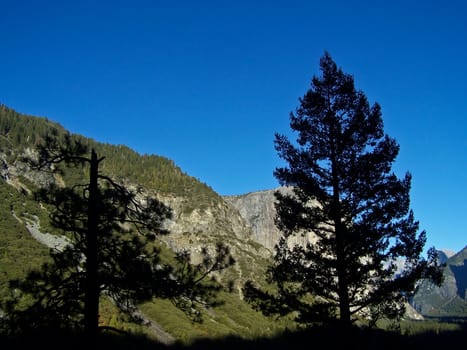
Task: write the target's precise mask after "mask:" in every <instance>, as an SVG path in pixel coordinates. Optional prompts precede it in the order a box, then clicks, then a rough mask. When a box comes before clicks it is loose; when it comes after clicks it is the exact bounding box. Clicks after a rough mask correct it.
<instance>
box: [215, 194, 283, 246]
mask: <svg viewBox="0 0 467 350" xmlns="http://www.w3.org/2000/svg"><path fill="white" fill-rule="evenodd" d="M275 191H276V190H266V191H259V192H251V193H248V194H245V195H239V196H227V197H224V200H225V201H226V202H227V203H228V204H230V205H231V206H232V207H233V208H235V209H236V210H237V211H238V213H239V214H240V216H241V217H242V218H243V219H244V221H245V223H246V224H247V225H248V227H249V228H250V230H251V234H252V236H251V237H252V239H253V240H254V241H256V242H258V243H259V244H261V245H263V246H264V247H266V248H267V249H269V250H270V251H273V249H274V246H275V244H276V243H277V242H278V240H279V237H280V235H281V233H280V231H279V229H278V228H277V226H276V225H275V222H274V218H275V216H276V209H275V207H274V202H275V197H274V192H275Z"/></svg>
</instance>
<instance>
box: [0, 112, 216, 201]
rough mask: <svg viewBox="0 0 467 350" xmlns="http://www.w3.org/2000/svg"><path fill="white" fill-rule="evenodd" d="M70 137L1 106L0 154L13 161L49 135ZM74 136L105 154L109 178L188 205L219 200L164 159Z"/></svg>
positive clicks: (82, 174) (75, 174)
mask: <svg viewBox="0 0 467 350" xmlns="http://www.w3.org/2000/svg"><path fill="white" fill-rule="evenodd" d="M67 134H68V132H67V131H66V130H65V129H64V128H63V127H62V126H61V125H59V124H57V123H54V122H51V121H49V120H48V119H47V118H39V117H33V116H28V115H24V114H21V113H18V112H16V111H14V110H13V109H10V108H8V107H6V106H4V105H0V152H4V153H5V154H7V156H10V157H11V159H10V160H14V159H16V158H17V157H18V156H19V155H20V154H21V153H22V152H23V150H24V149H25V148H28V147H29V148H31V147H35V146H36V145H38V144H39V143H40V142H43V141H44V140H45V139H46V138H47V137H49V136H51V137H54V138H58V139H59V140H61V141H63V140H64V138H65V135H67ZM71 137H72V139H73V140H79V141H80V142H82V143H84V144H86V145H87V146H88V147H89V148H94V149H95V150H96V152H97V153H98V154H103V155H105V157H106V160H105V163H104V164H103V166H102V172H103V173H105V174H106V175H108V176H111V177H113V178H119V179H126V180H127V181H129V182H131V183H133V184H138V185H141V186H143V187H145V188H146V189H149V190H153V191H156V192H158V193H164V194H173V195H176V196H183V197H188V199H189V202H190V203H194V204H193V205H196V207H199V206H200V205H202V204H205V205H211V204H212V203H216V202H218V201H220V198H219V196H218V195H217V194H216V193H215V192H214V191H213V190H212V189H211V188H210V187H209V186H207V185H206V184H204V183H201V182H200V181H198V180H197V179H195V178H194V177H192V176H189V175H187V174H185V173H184V172H182V170H181V169H180V168H179V167H177V166H176V165H175V164H174V162H173V161H171V160H169V159H167V158H165V157H161V156H158V155H148V154H144V155H140V154H138V153H137V152H135V151H133V150H131V149H130V148H128V147H126V146H123V145H118V146H115V145H111V144H107V143H99V142H97V141H95V140H92V139H89V138H85V137H83V136H80V135H75V134H72V135H71ZM85 175H86V169H82V171H81V172H77V171H73V172H67V174H66V176H65V179H64V180H65V182H66V183H76V178H84V177H85ZM67 176H68V177H67ZM70 177H71V178H70Z"/></svg>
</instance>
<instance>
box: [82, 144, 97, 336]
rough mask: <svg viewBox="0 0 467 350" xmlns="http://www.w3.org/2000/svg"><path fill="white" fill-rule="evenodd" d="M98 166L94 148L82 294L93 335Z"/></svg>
mask: <svg viewBox="0 0 467 350" xmlns="http://www.w3.org/2000/svg"><path fill="white" fill-rule="evenodd" d="M98 167H99V161H98V159H97V154H96V152H95V151H94V150H92V153H91V166H90V174H89V197H88V232H87V235H86V265H85V266H86V286H85V296H84V298H85V299H84V330H85V332H86V335H87V336H89V337H93V336H95V335H96V334H97V330H98V326H99V323H98V322H99V283H98V276H97V266H98V261H97V252H98V247H97V234H98V232H97V231H98V230H97V229H98V205H97V201H98V198H97V197H98V185H97V177H98Z"/></svg>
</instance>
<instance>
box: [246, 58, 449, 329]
mask: <svg viewBox="0 0 467 350" xmlns="http://www.w3.org/2000/svg"><path fill="white" fill-rule="evenodd" d="M320 68H321V72H322V76H321V77H316V76H315V77H313V79H312V82H311V88H310V89H309V90H308V91H307V93H306V94H305V95H304V97H303V98H301V99H300V106H299V108H298V109H297V110H296V113H291V115H290V127H291V129H292V130H293V131H294V132H296V133H298V137H297V142H296V143H292V142H291V141H289V139H288V138H287V137H286V136H283V135H278V134H276V137H275V147H276V150H277V152H278V154H279V156H280V157H281V158H282V159H284V160H285V161H286V163H287V164H288V165H287V166H285V167H280V168H277V169H276V170H275V172H274V175H275V177H276V178H277V179H278V180H279V182H280V183H281V185H283V186H286V187H288V188H291V191H290V192H279V191H278V192H276V199H277V202H276V209H277V217H276V222H277V225H278V227H279V228H280V229H281V231H282V232H283V237H282V239H281V240H280V242H279V243H278V245H277V246H276V250H275V257H274V263H273V264H272V266H271V267H270V268H269V273H268V281H269V282H271V283H272V282H273V283H275V284H277V293H276V294H274V293H266V292H264V291H262V290H260V289H259V288H258V287H256V286H254V284H253V283H251V282H249V283H247V285H246V296H247V299H249V300H250V301H251V302H253V303H255V304H256V306H258V307H259V308H261V309H263V310H264V311H266V312H268V313H283V314H287V313H289V312H292V311H295V312H297V314H298V320H299V321H301V322H311V321H313V320H315V321H316V320H321V321H325V320H328V321H330V320H333V319H336V318H337V319H339V320H340V321H341V322H340V323H341V324H343V325H350V324H351V323H352V322H353V320H354V319H355V317H356V316H357V315H358V314H359V315H363V316H366V317H368V318H369V319H371V320H373V321H375V320H376V319H378V318H379V317H381V316H385V317H389V318H392V319H396V320H397V319H398V317H400V316H401V315H402V314H403V312H404V310H405V302H406V300H407V298H408V297H409V296H410V294H411V293H413V291H414V290H415V288H416V285H417V281H418V280H420V279H431V280H432V281H434V282H436V283H438V284H439V283H440V282H441V271H440V266H438V265H437V262H436V254H435V251H434V249H433V248H430V249H429V250H428V254H427V258H424V257H423V249H424V245H425V242H426V233H425V232H424V231H422V232H420V233H418V231H419V224H418V222H417V221H415V220H414V215H413V212H412V210H410V208H409V204H410V198H409V191H410V183H411V176H410V174H409V173H407V174H406V175H405V177H403V178H402V179H399V178H397V177H396V175H395V174H394V173H393V172H392V171H391V165H392V163H393V162H394V160H395V159H396V157H397V155H398V152H399V146H398V144H397V143H396V141H395V140H394V139H393V138H390V137H389V136H388V135H386V134H385V133H384V130H383V120H382V117H381V108H380V106H379V105H378V104H376V103H375V104H374V105H373V106H370V105H369V103H368V101H367V98H366V96H365V95H364V94H363V92H361V91H358V90H356V89H355V87H354V80H353V77H352V76H351V75H348V74H345V73H344V72H343V71H342V70H341V69H340V68H338V67H337V65H336V64H335V62H334V61H333V60H332V58H331V56H330V55H329V54H328V53H327V52H326V53H325V54H324V55H323V57H322V58H321V60H320ZM310 232H313V235H314V237H315V238H314V239H313V240H311V241H309V243H308V244H307V245H306V246H299V245H293V244H291V243H290V241H289V238H290V237H292V236H297V235H304V234H307V233H310ZM401 259H402V260H401ZM398 261H403V262H404V264H403V268H402V270H398V267H397V265H396V263H397V262H398Z"/></svg>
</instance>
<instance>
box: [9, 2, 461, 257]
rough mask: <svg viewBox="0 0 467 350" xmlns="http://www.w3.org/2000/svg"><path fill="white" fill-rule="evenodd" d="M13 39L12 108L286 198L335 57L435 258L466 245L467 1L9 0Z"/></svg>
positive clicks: (234, 186)
mask: <svg viewBox="0 0 467 350" xmlns="http://www.w3.org/2000/svg"><path fill="white" fill-rule="evenodd" d="M0 36H1V41H0V45H1V50H0V103H3V104H6V105H7V106H9V107H12V108H14V109H16V110H17V111H19V112H22V113H27V114H32V115H38V116H45V117H48V118H49V119H51V120H54V121H57V122H59V123H60V124H62V125H63V126H64V127H66V128H67V129H69V130H70V131H71V132H74V133H79V134H83V135H85V136H88V137H92V138H94V139H96V140H97V141H102V142H108V143H112V144H125V145H128V146H129V147H131V148H133V149H134V150H136V151H138V152H139V153H149V154H158V155H162V156H165V157H168V158H170V159H172V160H173V161H174V162H175V163H176V164H177V165H178V166H180V167H181V168H182V170H183V171H185V172H186V173H188V174H190V175H192V176H194V177H196V178H198V179H200V180H201V181H202V182H205V183H207V184H208V185H209V186H211V187H212V188H213V189H214V190H215V191H217V192H218V193H220V194H241V193H246V192H251V191H256V190H262V189H270V188H275V187H276V186H277V182H276V180H275V179H274V177H273V175H272V172H273V170H274V168H275V167H277V166H279V165H281V163H280V160H279V159H278V158H277V156H276V152H275V150H274V146H273V136H274V133H275V132H279V133H284V134H287V135H290V136H293V135H291V134H290V131H289V130H290V129H289V124H288V123H289V119H288V118H289V113H290V112H291V111H293V110H295V108H296V107H297V106H298V98H299V97H301V96H303V94H304V93H305V92H306V90H307V89H308V88H309V86H310V85H309V83H310V79H311V77H312V76H313V75H316V74H319V69H318V68H319V65H318V64H319V58H320V57H321V56H322V54H323V52H324V51H325V50H327V51H328V52H329V53H330V54H331V56H332V57H333V59H334V60H335V61H336V63H337V64H338V65H339V66H340V67H341V68H342V69H343V70H344V71H345V72H346V73H350V74H352V75H353V76H354V78H355V84H356V86H357V88H359V89H361V90H362V91H363V92H364V93H365V94H366V95H367V97H368V98H369V100H370V103H374V102H378V103H379V104H380V105H381V106H382V112H383V119H384V122H385V130H386V132H387V133H388V134H389V135H390V136H392V137H394V138H395V139H396V140H397V141H398V142H399V144H400V147H401V150H400V155H399V157H398V159H397V162H396V164H395V166H394V169H395V171H396V172H397V173H398V174H400V175H402V174H404V173H405V171H409V172H411V173H412V175H413V182H412V191H411V198H412V208H413V209H414V212H415V216H416V218H417V219H418V220H419V221H420V226H421V228H422V229H426V230H427V234H428V243H427V246H431V245H435V246H436V247H437V248H450V249H453V250H455V251H458V250H460V249H462V248H463V247H464V246H465V245H466V244H467V232H466V231H467V230H466V218H467V205H466V200H467V198H466V197H467V196H466V194H467V191H466V185H467V181H466V179H467V178H466V173H467V167H466V162H467V152H466V151H467V142H466V140H467V136H466V135H467V83H466V82H467V2H465V1H463V0H459V1H446V0H443V1H430V0H427V1H418V0H413V1H412V0H405V1H375V0H373V1H331V0H328V1H294V0H288V1H253V0H250V1H241V0H239V1H222V0H217V1H202V0H199V1H157V0H154V1H140V0H131V1H118V0H114V1H98V0H94V1H79V0H76V1H47V0H44V1H32V0H31V1H23V0H0Z"/></svg>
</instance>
